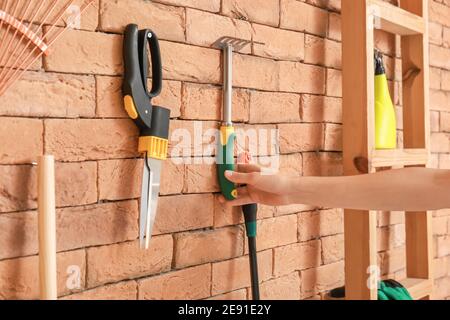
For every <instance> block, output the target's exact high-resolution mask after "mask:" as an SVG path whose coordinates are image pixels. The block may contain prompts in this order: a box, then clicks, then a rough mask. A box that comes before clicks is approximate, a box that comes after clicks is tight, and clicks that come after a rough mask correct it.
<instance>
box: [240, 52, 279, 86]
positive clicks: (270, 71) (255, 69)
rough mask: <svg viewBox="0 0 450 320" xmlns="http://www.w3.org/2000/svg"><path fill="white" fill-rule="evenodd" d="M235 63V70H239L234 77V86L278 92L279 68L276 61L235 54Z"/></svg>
mask: <svg viewBox="0 0 450 320" xmlns="http://www.w3.org/2000/svg"><path fill="white" fill-rule="evenodd" d="M233 63H234V66H233V68H234V70H237V71H236V72H235V73H234V75H233V76H234V79H233V84H234V86H237V87H243V88H251V89H259V90H265V91H277V90H278V86H279V66H278V64H277V62H276V61H273V60H269V59H265V58H260V57H254V56H249V55H241V54H235V55H234V58H233ZM280 80H281V79H280Z"/></svg>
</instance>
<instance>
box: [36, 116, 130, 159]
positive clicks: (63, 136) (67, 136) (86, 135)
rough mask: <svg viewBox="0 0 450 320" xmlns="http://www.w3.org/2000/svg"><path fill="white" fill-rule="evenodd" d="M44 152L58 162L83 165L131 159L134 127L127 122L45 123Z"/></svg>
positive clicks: (47, 121)
mask: <svg viewBox="0 0 450 320" xmlns="http://www.w3.org/2000/svg"><path fill="white" fill-rule="evenodd" d="M44 125H45V152H47V153H50V154H53V155H54V156H55V158H56V159H57V160H65V161H83V160H99V159H108V158H111V157H133V156H135V155H136V153H137V140H138V139H137V135H138V132H137V127H136V126H135V125H134V123H133V122H132V121H130V120H125V119H116V120H108V119H103V120H92V119H83V120H66V119H61V120H60V119H54V120H46V121H45V123H44Z"/></svg>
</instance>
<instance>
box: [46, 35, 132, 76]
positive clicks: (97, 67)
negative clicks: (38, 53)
mask: <svg viewBox="0 0 450 320" xmlns="http://www.w3.org/2000/svg"><path fill="white" fill-rule="evenodd" d="M67 61H70V63H67ZM44 67H45V70H46V71H55V72H64V73H83V74H102V75H117V74H120V73H122V69H123V67H122V36H120V35H115V34H106V33H100V32H87V31H79V30H71V29H69V30H67V31H66V32H64V33H63V34H62V36H61V37H60V38H59V39H58V41H56V42H55V44H54V45H53V46H52V54H51V55H48V56H45V57H44Z"/></svg>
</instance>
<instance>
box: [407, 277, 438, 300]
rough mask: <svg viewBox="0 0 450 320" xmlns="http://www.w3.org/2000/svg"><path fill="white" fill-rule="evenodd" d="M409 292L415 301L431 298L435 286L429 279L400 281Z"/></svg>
mask: <svg viewBox="0 0 450 320" xmlns="http://www.w3.org/2000/svg"><path fill="white" fill-rule="evenodd" d="M399 282H400V283H401V284H402V285H403V286H404V287H405V288H406V289H407V290H408V292H409V294H410V295H411V297H412V298H413V299H414V300H420V299H423V298H427V297H428V298H429V297H430V295H431V293H432V288H433V285H432V283H431V280H429V279H419V278H406V279H404V280H401V281H399Z"/></svg>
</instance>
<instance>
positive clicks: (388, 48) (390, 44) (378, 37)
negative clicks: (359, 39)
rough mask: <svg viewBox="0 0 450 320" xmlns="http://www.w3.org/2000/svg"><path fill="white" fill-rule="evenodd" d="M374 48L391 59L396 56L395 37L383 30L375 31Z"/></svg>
mask: <svg viewBox="0 0 450 320" xmlns="http://www.w3.org/2000/svg"><path fill="white" fill-rule="evenodd" d="M374 46H375V48H376V49H377V50H379V51H381V52H382V53H384V54H385V55H387V56H389V57H393V56H396V52H395V51H396V48H397V47H396V43H395V35H394V34H391V33H389V32H387V31H384V30H381V29H375V30H374Z"/></svg>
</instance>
